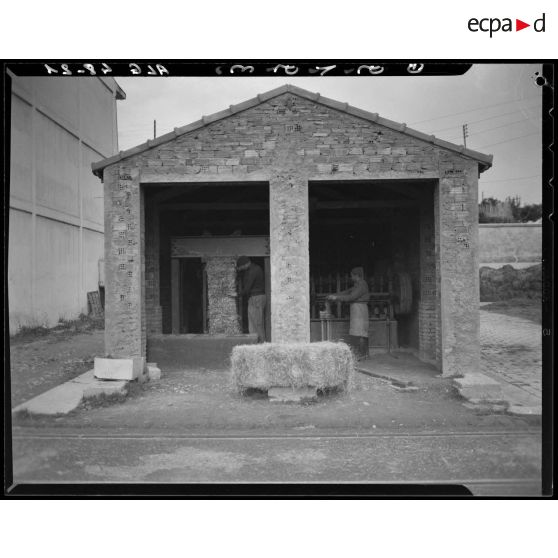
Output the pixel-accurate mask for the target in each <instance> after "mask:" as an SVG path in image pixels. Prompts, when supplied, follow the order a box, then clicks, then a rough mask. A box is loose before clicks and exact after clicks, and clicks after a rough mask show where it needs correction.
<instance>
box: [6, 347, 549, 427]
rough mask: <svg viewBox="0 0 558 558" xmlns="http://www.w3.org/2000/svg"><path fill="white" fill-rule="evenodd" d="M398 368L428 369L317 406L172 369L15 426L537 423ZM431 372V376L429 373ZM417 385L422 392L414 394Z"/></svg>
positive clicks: (221, 376) (221, 374) (361, 377)
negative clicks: (405, 386) (406, 381)
mask: <svg viewBox="0 0 558 558" xmlns="http://www.w3.org/2000/svg"><path fill="white" fill-rule="evenodd" d="M375 358H376V362H377V366H378V369H381V368H382V366H384V365H390V366H394V365H393V364H392V363H391V360H390V362H387V359H390V357H389V356H388V355H378V356H376V357H375ZM398 360H399V361H400V362H398V363H397V364H396V365H395V366H403V367H404V366H407V367H413V366H418V367H421V366H422V367H424V368H423V373H422V374H419V375H417V381H416V382H415V386H413V390H412V391H401V390H400V389H397V387H395V386H394V385H392V384H391V383H390V382H389V381H386V380H383V379H379V378H374V377H370V376H367V375H365V374H361V373H356V374H355V381H354V387H353V389H352V391H350V392H349V393H338V394H331V395H327V396H322V397H320V398H319V399H318V401H317V402H315V403H308V404H288V403H287V404H286V403H272V402H270V401H269V400H268V399H267V397H266V396H263V395H261V394H257V393H256V394H253V395H248V396H247V395H243V394H239V393H237V392H235V391H234V390H233V389H232V387H231V385H230V379H229V372H228V370H207V369H189V370H179V369H175V370H166V371H164V373H163V377H162V378H161V380H159V381H157V382H147V383H145V384H137V383H134V384H131V390H130V393H129V395H128V397H126V398H125V399H121V400H113V401H106V402H103V401H100V402H97V403H95V402H91V401H90V402H86V403H85V404H83V405H82V407H81V408H79V409H77V410H76V411H74V412H73V413H70V414H69V415H67V416H64V417H29V416H27V417H25V416H23V417H18V418H17V419H16V420H15V422H14V425H16V426H50V427H64V428H75V429H83V428H88V427H89V428H91V427H93V428H97V429H99V431H105V432H106V431H108V430H110V431H111V432H113V433H114V432H115V431H116V432H118V431H119V430H122V431H127V430H129V429H134V430H136V431H145V432H148V433H149V434H153V433H160V434H163V433H171V432H175V433H176V432H179V433H180V432H181V433H189V434H191V433H200V434H204V435H205V434H208V433H209V434H211V435H220V434H233V433H237V432H243V433H246V432H247V431H249V432H253V433H261V434H263V433H267V434H270V433H272V434H279V433H282V432H285V431H288V432H290V433H293V432H294V433H296V432H300V433H312V432H317V431H327V430H330V429H335V431H336V432H337V433H339V432H345V433H347V434H351V435H354V434H355V433H358V432H359V431H362V432H365V431H374V430H375V431H377V432H380V431H381V430H382V429H383V430H389V431H394V430H396V431H397V430H399V431H402V432H403V431H405V432H409V431H418V432H436V431H440V430H446V429H451V430H478V429H481V430H482V429H494V428H496V429H511V430H517V429H519V430H521V429H525V428H530V427H533V426H537V425H538V423H537V422H536V421H535V422H534V421H533V420H529V419H527V418H519V417H513V416H508V415H505V414H502V413H494V412H487V411H483V410H479V409H477V410H473V409H470V408H468V407H467V406H466V405H464V403H465V402H464V400H462V399H461V398H460V397H459V395H458V394H457V393H456V391H455V389H454V388H453V386H452V383H451V380H448V379H442V378H439V377H437V376H436V374H437V372H436V371H435V370H433V369H430V368H429V367H427V366H426V365H423V364H422V363H420V362H419V361H418V360H416V359H415V358H414V357H412V356H411V355H405V354H402V355H399V359H398ZM425 372H426V373H425ZM415 388H416V389H415Z"/></svg>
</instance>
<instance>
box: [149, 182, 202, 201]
mask: <svg viewBox="0 0 558 558" xmlns="http://www.w3.org/2000/svg"><path fill="white" fill-rule="evenodd" d="M203 186H204V185H203V184H188V185H185V186H171V187H170V188H169V189H168V190H165V191H163V192H158V193H157V194H155V195H154V196H153V197H152V198H151V199H150V200H148V203H150V202H162V201H166V200H170V199H172V198H177V197H179V196H183V195H184V194H189V193H190V192H193V191H194V190H199V189H200V188H203Z"/></svg>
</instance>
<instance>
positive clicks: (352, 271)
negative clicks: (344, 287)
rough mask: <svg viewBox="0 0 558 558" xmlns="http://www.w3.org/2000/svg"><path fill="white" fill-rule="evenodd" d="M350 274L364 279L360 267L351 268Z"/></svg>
mask: <svg viewBox="0 0 558 558" xmlns="http://www.w3.org/2000/svg"><path fill="white" fill-rule="evenodd" d="M351 273H353V274H354V275H358V276H359V277H360V278H361V279H363V278H364V269H363V268H362V267H353V269H351Z"/></svg>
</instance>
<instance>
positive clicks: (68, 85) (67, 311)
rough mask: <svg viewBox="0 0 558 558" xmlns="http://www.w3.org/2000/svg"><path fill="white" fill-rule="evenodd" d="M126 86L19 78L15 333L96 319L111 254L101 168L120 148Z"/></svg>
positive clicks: (13, 180) (11, 267)
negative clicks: (94, 297)
mask: <svg viewBox="0 0 558 558" xmlns="http://www.w3.org/2000/svg"><path fill="white" fill-rule="evenodd" d="M116 87H117V86H116V83H115V82H111V81H110V80H108V81H107V80H103V81H101V80H100V79H94V78H72V79H71V80H64V79H60V78H58V79H57V78H49V77H29V78H27V77H14V78H13V81H12V118H11V120H12V122H11V132H12V133H11V161H10V214H9V215H10V227H9V245H8V297H9V310H10V312H9V316H10V324H9V327H10V334H13V333H16V332H17V330H18V329H20V328H21V327H22V326H31V327H33V326H37V325H44V326H48V327H51V326H53V325H55V324H56V323H57V322H58V320H59V319H60V318H63V319H72V318H76V317H77V316H78V315H79V314H80V313H86V312H87V292H88V291H93V290H96V289H97V288H98V277H99V274H98V261H99V259H101V258H103V255H104V242H103V232H104V217H103V185H102V184H101V182H100V181H99V180H98V179H97V178H96V177H95V176H93V174H92V172H91V163H92V162H93V161H98V160H100V159H102V158H104V157H108V156H110V155H112V154H114V153H115V152H116V151H117V149H118V146H117V131H116V126H115V124H116V117H115V111H116Z"/></svg>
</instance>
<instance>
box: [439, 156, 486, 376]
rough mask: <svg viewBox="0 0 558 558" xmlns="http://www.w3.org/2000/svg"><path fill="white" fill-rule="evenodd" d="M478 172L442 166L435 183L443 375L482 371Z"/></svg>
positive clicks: (474, 167)
mask: <svg viewBox="0 0 558 558" xmlns="http://www.w3.org/2000/svg"><path fill="white" fill-rule="evenodd" d="M459 165H461V166H459ZM477 177H478V169H477V164H476V163H474V162H472V163H468V162H466V161H463V162H462V163H456V164H455V165H451V166H450V165H446V166H445V167H444V168H443V169H442V172H441V178H440V184H439V205H438V212H439V231H440V237H439V238H440V250H439V258H440V259H439V266H440V277H441V292H440V299H441V351H442V354H441V356H442V373H443V375H444V376H455V375H459V376H461V375H465V374H467V373H476V372H479V370H480V332H479V330H480V327H479V266H478V263H479V259H478V205H477V204H478V201H477V198H478V179H477Z"/></svg>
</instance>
